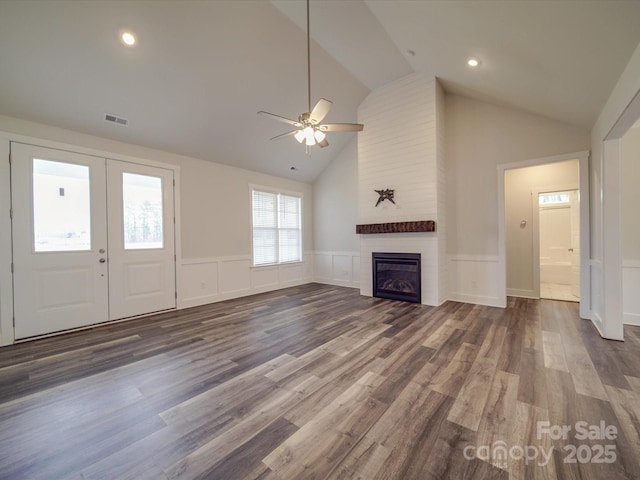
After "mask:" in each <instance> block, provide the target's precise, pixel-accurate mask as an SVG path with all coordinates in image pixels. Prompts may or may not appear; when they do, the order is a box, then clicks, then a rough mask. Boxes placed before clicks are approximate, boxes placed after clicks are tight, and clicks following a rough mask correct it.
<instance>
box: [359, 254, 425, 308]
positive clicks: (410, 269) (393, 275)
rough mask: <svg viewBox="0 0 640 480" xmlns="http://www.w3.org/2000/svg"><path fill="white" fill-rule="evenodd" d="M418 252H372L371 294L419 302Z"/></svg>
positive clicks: (419, 274)
mask: <svg viewBox="0 0 640 480" xmlns="http://www.w3.org/2000/svg"><path fill="white" fill-rule="evenodd" d="M420 257H421V255H420V254H419V253H384V252H373V253H372V257H371V259H372V267H373V296H374V297H379V298H387V299H390V300H402V301H405V302H412V303H421V301H422V286H421V283H422V282H421V272H420V264H421V260H420Z"/></svg>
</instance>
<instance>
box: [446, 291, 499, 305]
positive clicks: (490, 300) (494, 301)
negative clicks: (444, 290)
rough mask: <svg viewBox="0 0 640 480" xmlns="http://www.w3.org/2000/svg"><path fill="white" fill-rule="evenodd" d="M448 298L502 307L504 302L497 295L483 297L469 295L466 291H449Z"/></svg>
mask: <svg viewBox="0 0 640 480" xmlns="http://www.w3.org/2000/svg"><path fill="white" fill-rule="evenodd" d="M449 300H452V301H454V302H462V303H473V304H476V305H484V306H486V307H499V308H504V302H503V301H502V300H501V299H500V298H497V297H485V296H481V295H469V294H466V293H459V292H451V293H449Z"/></svg>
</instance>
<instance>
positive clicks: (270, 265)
mask: <svg viewBox="0 0 640 480" xmlns="http://www.w3.org/2000/svg"><path fill="white" fill-rule="evenodd" d="M254 191H259V192H265V193H272V194H274V195H286V196H289V197H297V198H299V199H300V259H299V260H291V261H287V262H281V261H279V260H278V261H276V262H273V263H261V264H256V263H255V256H254V244H253V241H254V235H253V229H254V227H253V192H254ZM303 212H304V194H303V193H302V192H298V191H294V190H286V189H282V188H275V187H267V186H264V185H255V184H249V230H250V235H251V267H250V268H265V267H266V268H273V267H277V266H280V265H282V266H287V265H296V264H301V263H303V262H304V214H303ZM278 213H279V211H278ZM278 229H279V227H278ZM277 254H278V255H279V248H278V252H277Z"/></svg>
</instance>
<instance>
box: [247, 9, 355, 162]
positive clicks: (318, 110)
mask: <svg viewBox="0 0 640 480" xmlns="http://www.w3.org/2000/svg"><path fill="white" fill-rule="evenodd" d="M307 99H308V105H307V106H308V108H309V109H308V110H307V111H306V112H304V113H301V114H300V115H299V116H298V120H292V119H290V118H286V117H281V116H280V115H275V114H273V113H269V112H265V111H262V110H261V111H259V112H258V114H261V115H268V116H269V117H270V118H273V119H275V120H278V121H280V122H283V123H287V124H289V125H292V126H294V127H296V128H295V130H291V131H290V132H286V133H283V134H280V135H276V136H275V137H273V138H271V140H278V139H281V138H284V137H290V136H292V135H293V137H294V138H295V139H296V140H297V141H298V142H299V143H304V144H305V146H306V147H307V153H309V147H311V146H313V145H318V146H319V147H321V148H322V147H326V146H328V145H329V142H328V141H327V138H326V134H325V132H361V131H362V129H363V128H364V125H362V124H360V123H320V122H322V120H324V117H326V116H327V113H329V109H330V108H331V105H333V102H331V101H329V100H327V99H325V98H321V99H320V100H318V103H316V104H315V106H314V107H313V109H311V35H310V33H309V0H307Z"/></svg>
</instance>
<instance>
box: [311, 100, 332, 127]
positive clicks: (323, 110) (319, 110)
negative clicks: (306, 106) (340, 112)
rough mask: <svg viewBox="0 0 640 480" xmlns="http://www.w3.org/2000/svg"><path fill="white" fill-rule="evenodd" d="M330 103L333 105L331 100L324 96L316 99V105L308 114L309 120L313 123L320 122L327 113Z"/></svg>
mask: <svg viewBox="0 0 640 480" xmlns="http://www.w3.org/2000/svg"><path fill="white" fill-rule="evenodd" d="M331 105H333V102H331V101H329V100H327V99H326V98H321V99H320V100H318V103H316V106H315V107H313V110H311V112H310V114H309V121H310V122H311V123H313V124H314V125H315V124H318V123H320V122H321V121H322V120H323V119H324V117H326V116H327V113H329V110H330V109H331Z"/></svg>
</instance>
